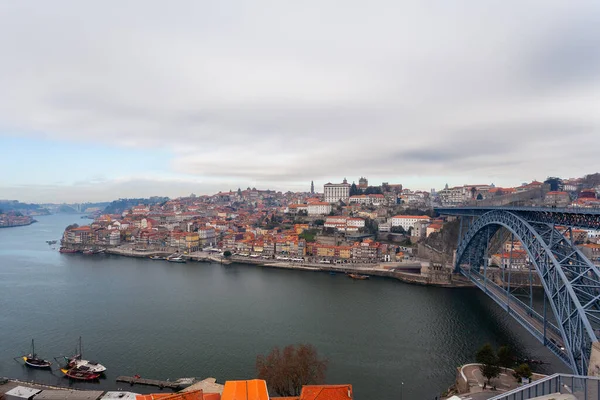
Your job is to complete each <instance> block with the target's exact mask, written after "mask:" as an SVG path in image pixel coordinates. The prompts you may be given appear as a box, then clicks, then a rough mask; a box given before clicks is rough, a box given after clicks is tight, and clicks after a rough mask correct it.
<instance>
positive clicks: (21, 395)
mask: <svg viewBox="0 0 600 400" xmlns="http://www.w3.org/2000/svg"><path fill="white" fill-rule="evenodd" d="M40 392H41V390H38V389H33V388H30V387H25V386H17V387H16V388H13V389H11V390H9V391H8V392H6V393H5V394H4V399H5V400H31V399H33V397H34V396H35V395H36V394H38V393H40Z"/></svg>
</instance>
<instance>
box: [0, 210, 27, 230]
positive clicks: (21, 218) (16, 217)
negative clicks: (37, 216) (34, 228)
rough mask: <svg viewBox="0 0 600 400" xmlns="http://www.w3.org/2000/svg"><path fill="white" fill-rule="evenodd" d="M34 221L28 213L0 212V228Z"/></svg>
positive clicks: (24, 224)
mask: <svg viewBox="0 0 600 400" xmlns="http://www.w3.org/2000/svg"><path fill="white" fill-rule="evenodd" d="M34 222H35V220H34V219H33V218H31V217H30V216H28V215H22V214H21V213H15V212H8V213H2V212H0V228H12V227H16V226H26V225H31V224H33V223H34Z"/></svg>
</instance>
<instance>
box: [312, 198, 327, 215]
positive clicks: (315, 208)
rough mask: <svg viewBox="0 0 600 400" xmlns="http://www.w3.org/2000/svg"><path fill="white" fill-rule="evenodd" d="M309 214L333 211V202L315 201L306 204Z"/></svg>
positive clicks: (322, 213)
mask: <svg viewBox="0 0 600 400" xmlns="http://www.w3.org/2000/svg"><path fill="white" fill-rule="evenodd" d="M306 209H307V212H308V215H327V214H329V213H330V212H331V204H329V203H327V202H321V201H318V202H314V203H310V204H308V205H307V206H306Z"/></svg>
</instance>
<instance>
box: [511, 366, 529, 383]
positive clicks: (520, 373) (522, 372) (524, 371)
mask: <svg viewBox="0 0 600 400" xmlns="http://www.w3.org/2000/svg"><path fill="white" fill-rule="evenodd" d="M531 375H533V373H532V372H531V368H529V365H527V364H521V365H519V366H518V367H517V368H515V372H514V373H513V376H514V377H515V378H516V379H517V381H519V382H522V380H523V378H528V379H529V378H530V377H531Z"/></svg>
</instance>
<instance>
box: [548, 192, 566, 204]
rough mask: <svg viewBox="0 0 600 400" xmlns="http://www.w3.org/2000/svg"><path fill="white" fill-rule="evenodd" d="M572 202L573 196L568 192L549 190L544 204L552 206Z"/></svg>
mask: <svg viewBox="0 0 600 400" xmlns="http://www.w3.org/2000/svg"><path fill="white" fill-rule="evenodd" d="M569 203H571V197H570V196H569V193H567V192H548V193H546V197H545V198H544V205H546V206H550V207H566V206H568V205H569Z"/></svg>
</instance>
